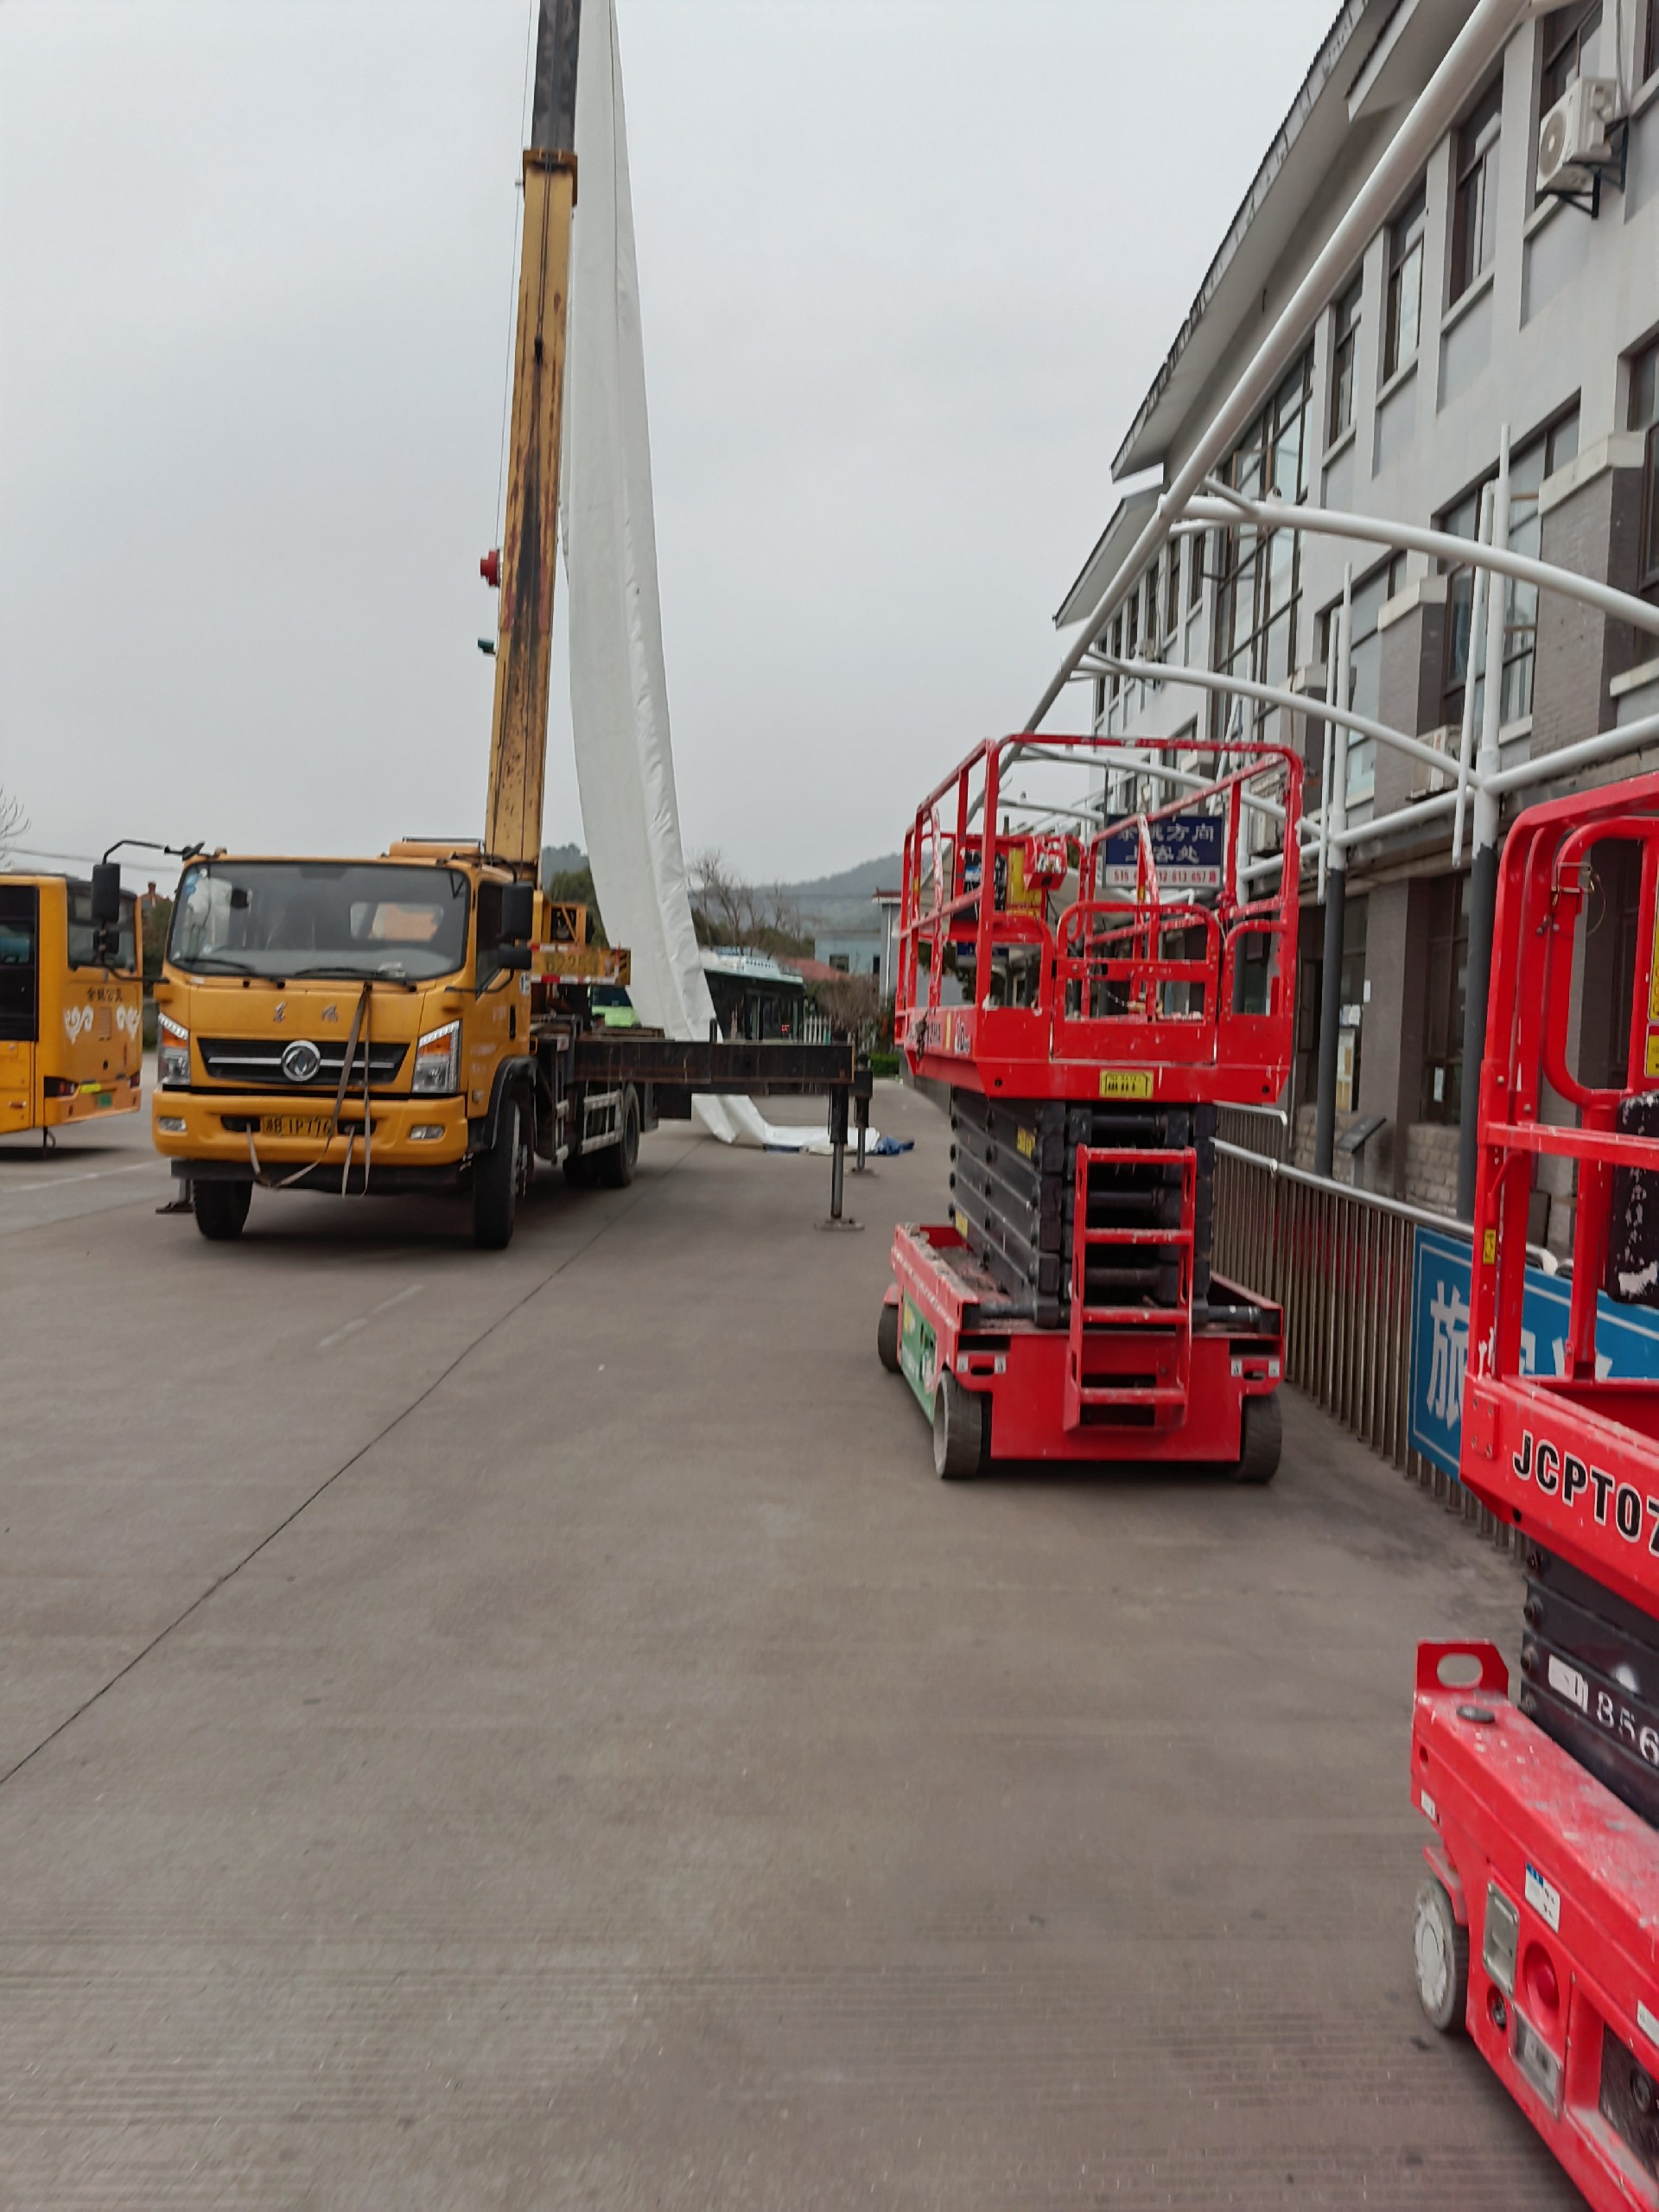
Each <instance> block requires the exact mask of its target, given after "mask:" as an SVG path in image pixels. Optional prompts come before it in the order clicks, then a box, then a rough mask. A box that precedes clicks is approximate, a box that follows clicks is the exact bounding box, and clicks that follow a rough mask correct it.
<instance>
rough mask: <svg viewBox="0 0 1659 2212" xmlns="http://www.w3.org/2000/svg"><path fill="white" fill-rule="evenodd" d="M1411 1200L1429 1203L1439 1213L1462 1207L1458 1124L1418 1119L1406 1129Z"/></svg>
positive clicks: (1418, 1203) (1407, 1173) (1407, 1180)
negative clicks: (1459, 1180) (1460, 1203)
mask: <svg viewBox="0 0 1659 2212" xmlns="http://www.w3.org/2000/svg"><path fill="white" fill-rule="evenodd" d="M1405 1197H1406V1200H1407V1203H1408V1205H1414V1206H1427V1207H1429V1208H1431V1209H1432V1211H1434V1212H1435V1213H1449V1214H1455V1213H1456V1211H1457V1210H1458V1131H1457V1127H1456V1124H1455V1123H1453V1124H1451V1125H1449V1126H1448V1125H1446V1124H1443V1123H1441V1122H1413V1123H1412V1124H1411V1126H1410V1128H1408V1130H1407V1131H1406V1188H1405Z"/></svg>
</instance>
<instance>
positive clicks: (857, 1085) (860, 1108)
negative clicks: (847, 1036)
mask: <svg viewBox="0 0 1659 2212" xmlns="http://www.w3.org/2000/svg"><path fill="white" fill-rule="evenodd" d="M874 1089H875V1079H874V1075H873V1074H872V1072H871V1069H870V1056H869V1054H868V1052H861V1053H860V1054H859V1056H858V1058H857V1059H856V1060H855V1061H854V1063H853V1117H854V1121H855V1124H856V1127H857V1129H858V1157H857V1158H856V1160H855V1161H854V1163H853V1173H854V1174H855V1175H861V1174H862V1173H864V1147H865V1144H866V1142H867V1141H868V1137H869V1134H870V1098H871V1096H872V1094H873V1092H874Z"/></svg>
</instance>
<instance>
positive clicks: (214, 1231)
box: [191, 1183, 253, 1244]
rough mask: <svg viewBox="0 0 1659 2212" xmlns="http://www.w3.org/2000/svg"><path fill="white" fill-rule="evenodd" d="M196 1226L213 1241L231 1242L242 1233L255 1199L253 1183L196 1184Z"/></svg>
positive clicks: (194, 1199)
mask: <svg viewBox="0 0 1659 2212" xmlns="http://www.w3.org/2000/svg"><path fill="white" fill-rule="evenodd" d="M191 1198H192V1200H193V1202H194V1207H195V1215H196V1227H197V1228H198V1229H199V1230H200V1231H201V1233H202V1235H203V1236H205V1237H206V1238H207V1241H208V1242H209V1243H212V1244H230V1243H234V1241H235V1240H236V1238H237V1237H238V1236H240V1235H241V1234H242V1229H243V1224H245V1221H246V1220H247V1217H248V1207H249V1205H251V1203H252V1199H253V1185H252V1184H251V1183H197V1184H194V1185H192V1189H191Z"/></svg>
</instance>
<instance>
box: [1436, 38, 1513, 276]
mask: <svg viewBox="0 0 1659 2212" xmlns="http://www.w3.org/2000/svg"><path fill="white" fill-rule="evenodd" d="M1502 148H1503V71H1502V70H1501V69H1500V70H1499V72H1498V73H1497V76H1495V77H1494V78H1493V79H1492V80H1491V83H1490V84H1489V85H1488V86H1487V87H1486V89H1485V91H1484V92H1482V94H1481V95H1480V98H1479V99H1478V100H1477V101H1476V102H1475V104H1474V105H1473V106H1472V107H1471V109H1470V111H1469V112H1468V114H1467V115H1466V116H1465V118H1464V119H1463V121H1462V122H1461V123H1460V124H1459V125H1458V129H1457V131H1456V133H1455V135H1454V137H1453V138H1452V250H1451V251H1450V253H1449V254H1448V255H1447V256H1446V269H1447V272H1448V283H1447V291H1446V300H1447V304H1448V305H1450V306H1455V305H1456V303H1457V302H1458V301H1459V300H1460V299H1462V298H1463V297H1464V296H1465V294H1466V293H1467V292H1468V291H1469V290H1470V289H1471V287H1472V286H1473V285H1474V284H1476V283H1478V282H1479V280H1480V278H1481V277H1484V275H1485V274H1486V272H1487V270H1489V269H1491V267H1492V265H1493V264H1494V262H1495V261H1496V259H1497V219H1496V218H1497V188H1498V177H1499V161H1500V158H1501V153H1502ZM1471 207H1472V211H1473V214H1474V222H1473V224H1472V226H1471V223H1470V221H1469V215H1470V212H1471ZM1489 232H1491V236H1490V238H1489V236H1488V233H1489Z"/></svg>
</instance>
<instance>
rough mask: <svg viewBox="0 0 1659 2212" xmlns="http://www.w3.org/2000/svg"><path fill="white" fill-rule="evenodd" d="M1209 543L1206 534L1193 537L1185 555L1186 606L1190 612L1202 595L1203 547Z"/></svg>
mask: <svg viewBox="0 0 1659 2212" xmlns="http://www.w3.org/2000/svg"><path fill="white" fill-rule="evenodd" d="M1208 543H1210V540H1209V537H1208V535H1207V534H1206V535H1205V536H1202V537H1195V538H1194V539H1193V540H1192V550H1191V551H1190V552H1189V553H1188V555H1187V556H1186V607H1187V612H1188V613H1192V611H1193V609H1194V608H1195V607H1197V606H1198V601H1200V600H1201V599H1202V598H1203V597H1204V549H1205V546H1206V545H1207V544H1208Z"/></svg>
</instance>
